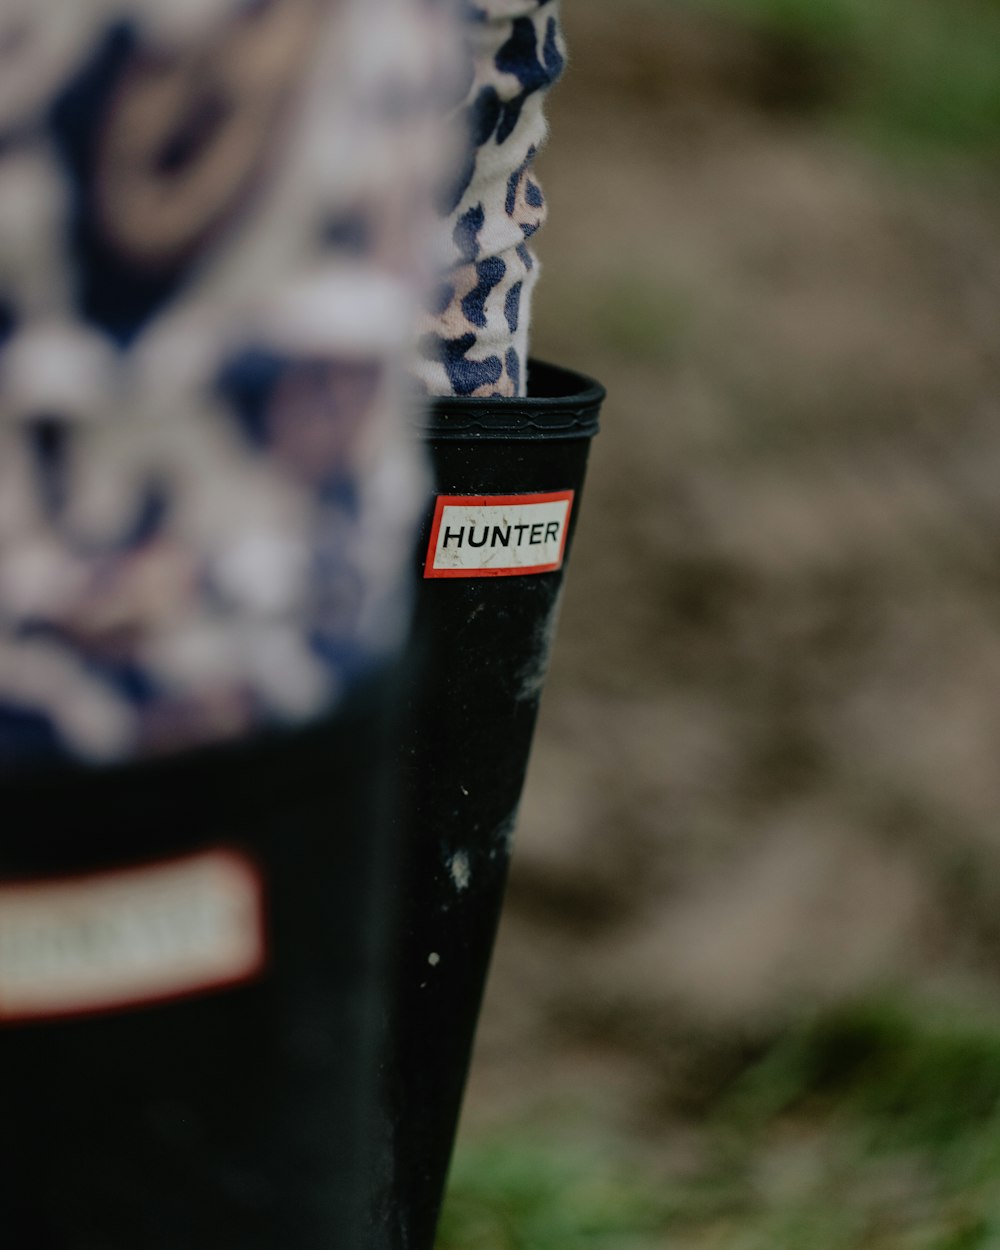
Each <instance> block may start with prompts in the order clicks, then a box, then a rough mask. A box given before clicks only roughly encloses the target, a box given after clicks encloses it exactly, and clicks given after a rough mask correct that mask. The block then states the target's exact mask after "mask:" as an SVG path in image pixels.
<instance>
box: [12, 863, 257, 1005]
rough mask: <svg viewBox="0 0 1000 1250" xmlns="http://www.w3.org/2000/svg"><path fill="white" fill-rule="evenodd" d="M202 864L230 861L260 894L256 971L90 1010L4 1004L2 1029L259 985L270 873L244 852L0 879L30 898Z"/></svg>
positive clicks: (114, 999) (115, 1000) (247, 970)
mask: <svg viewBox="0 0 1000 1250" xmlns="http://www.w3.org/2000/svg"><path fill="white" fill-rule="evenodd" d="M199 859H214V860H221V859H225V860H228V861H229V863H230V866H231V867H233V868H235V869H236V870H237V871H239V872H241V873H242V874H243V875H244V876H245V877H246V879H247V881H248V883H249V885H250V887H251V889H252V890H253V894H254V904H255V911H256V919H257V926H258V934H259V950H258V956H257V959H256V960H255V961H254V963H253V964H252V965H248V966H247V967H246V968H244V969H242V970H241V971H239V972H236V973H233V974H231V975H229V976H225V977H216V978H215V979H214V980H209V981H199V982H198V983H197V984H195V985H193V986H191V987H190V988H186V989H176V990H170V991H167V992H159V993H157V992H153V993H150V994H147V995H142V994H139V993H136V994H129V995H128V996H127V997H111V998H107V999H104V1000H102V1001H100V1002H94V1003H91V1004H88V1005H87V1006H74V1007H66V1008H62V1009H60V1008H59V1007H57V1006H53V1007H47V1008H44V1009H39V1010H34V1011H32V1010H28V1011H17V1012H5V1011H4V1010H3V1006H2V1004H0V1029H6V1028H12V1027H15V1028H16V1027H17V1026H19V1025H31V1024H43V1023H45V1022H47V1021H53V1022H55V1021H60V1020H66V1021H70V1020H78V1019H88V1018H90V1017H92V1016H106V1015H114V1014H118V1013H123V1012H130V1011H139V1010H141V1009H143V1008H146V1007H160V1006H165V1005H167V1004H170V1003H176V1002H183V1001H186V1000H188V999H193V998H203V997H205V996H206V995H209V994H215V993H218V992H220V991H223V990H228V989H235V988H237V987H239V986H241V985H248V984H250V983H251V982H254V981H258V980H259V979H260V978H261V977H262V976H263V975H264V974H265V973H266V971H267V969H268V968H269V966H270V964H271V957H272V956H271V947H270V941H269V936H268V935H269V924H268V910H269V909H268V905H267V893H266V889H265V884H264V873H263V871H262V869H261V867H260V865H259V864H258V863H257V861H256V860H255V859H254V858H252V857H251V856H250V855H249V854H248V853H247V852H246V851H245V850H243V849H242V848H241V847H236V846H233V845H224V846H212V847H206V848H205V849H204V850H198V851H190V852H186V853H181V854H178V855H168V856H165V857H163V858H162V859H151V860H149V859H147V860H138V861H135V862H133V863H131V864H125V865H122V866H121V867H118V868H103V869H96V870H92V871H88V870H83V871H81V872H78V873H63V874H60V875H56V876H51V877H28V878H24V877H22V878H20V879H16V878H15V879H13V880H12V879H9V878H8V879H6V880H2V879H0V888H2V889H4V890H17V891H21V892H23V893H25V894H27V893H30V892H32V891H35V890H37V891H39V892H43V891H47V890H49V889H51V888H53V887H55V888H59V887H60V886H66V887H72V886H75V885H86V884H88V883H90V882H95V883H99V882H102V881H113V880H115V879H116V878H123V877H135V876H140V875H143V874H145V873H148V872H150V871H155V870H156V869H158V868H171V867H173V866H176V865H182V864H189V863H192V862H194V861H196V860H199Z"/></svg>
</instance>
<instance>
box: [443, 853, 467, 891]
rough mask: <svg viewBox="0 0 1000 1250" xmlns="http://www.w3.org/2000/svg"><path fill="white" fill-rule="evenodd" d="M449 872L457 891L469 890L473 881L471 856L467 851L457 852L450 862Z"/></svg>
mask: <svg viewBox="0 0 1000 1250" xmlns="http://www.w3.org/2000/svg"><path fill="white" fill-rule="evenodd" d="M448 871H449V872H450V873H451V879H452V881H454V883H455V889H456V890H459V891H461V890H467V889H468V888H469V882H470V881H471V880H472V869H471V867H470V865H469V856H468V855H467V854H466V852H465V851H456V852H455V854H454V855H453V856H452V857H451V859H450V860H449V861H448Z"/></svg>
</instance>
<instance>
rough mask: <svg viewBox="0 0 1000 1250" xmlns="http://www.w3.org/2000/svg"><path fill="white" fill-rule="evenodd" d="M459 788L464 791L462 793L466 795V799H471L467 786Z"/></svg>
mask: <svg viewBox="0 0 1000 1250" xmlns="http://www.w3.org/2000/svg"><path fill="white" fill-rule="evenodd" d="M458 788H459V790H461V791H462V793H463V794H464V795H465V797H466V798H468V797H469V792H468V790H466V788H465V786H463V785H461V784H460V785H459V787H458Z"/></svg>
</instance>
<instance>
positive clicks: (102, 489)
mask: <svg viewBox="0 0 1000 1250" xmlns="http://www.w3.org/2000/svg"><path fill="white" fill-rule="evenodd" d="M562 63H563V52H562V45H561V39H560V34H559V29H558V22H557V16H556V12H555V4H554V2H553V0H545V2H542V3H531V2H529V0H477V2H476V3H471V2H470V0H444V2H442V0H73V3H72V4H66V3H65V2H64V0H0V774H2V773H3V772H9V771H12V770H17V769H21V768H24V767H27V766H30V765H31V764H33V763H34V762H35V761H37V760H39V759H51V758H53V757H60V756H66V757H75V758H78V759H81V760H83V761H88V762H92V763H103V762H109V761H116V760H122V759H129V758H134V757H136V756H141V755H148V754H151V753H162V752H165V751H172V750H176V749H178V748H181V747H190V746H192V745H197V744H200V743H207V742H213V741H217V740H220V739H225V738H230V737H233V736H237V735H242V734H246V733H248V732H251V731H253V730H254V729H255V728H258V727H260V726H262V725H267V724H275V723H279V724H280V723H296V722H301V721H303V720H306V719H308V718H310V717H313V716H316V715H318V714H321V713H323V712H324V711H326V710H327V709H329V708H330V707H332V706H334V705H335V704H336V702H337V700H338V699H339V698H340V697H341V695H342V694H343V692H344V691H345V690H347V689H348V688H349V687H350V686H351V684H352V683H353V682H355V681H356V680H357V679H358V678H359V677H360V675H362V674H363V673H365V672H366V671H368V670H369V669H371V667H372V666H373V665H377V664H379V663H381V662H382V661H383V660H384V659H385V657H386V656H387V655H388V654H389V653H390V652H391V651H392V650H393V649H394V648H396V647H397V646H398V645H399V642H400V639H401V637H402V634H403V630H404V629H405V622H406V615H407V597H408V596H407V575H406V566H407V559H408V552H409V548H410V540H411V534H412V527H413V524H414V521H415V517H416V515H417V512H418V510H419V508H420V506H421V502H422V498H423V494H424V490H425V484H424V477H423V467H422V464H421V462H420V460H419V457H418V456H417V455H416V454H415V452H414V451H413V450H412V445H411V440H409V439H407V438H406V437H405V435H404V431H403V428H402V425H403V417H402V413H403V411H404V408H405V406H406V402H405V398H404V397H405V395H406V394H407V392H408V390H409V389H410V387H411V385H412V383H411V382H409V381H408V380H407V370H408V369H409V372H410V373H411V374H415V375H416V377H417V380H418V382H419V384H420V385H421V386H422V387H423V389H424V390H425V391H426V392H428V393H429V394H441V393H450V392H456V393H459V394H490V393H496V394H501V395H513V394H516V393H518V392H520V391H522V390H523V387H524V373H525V368H524V362H525V358H526V351H527V331H528V309H529V302H530V294H531V290H532V287H533V283H534V280H535V277H536V275H537V272H538V271H537V264H536V261H535V258H534V256H533V254H532V252H531V251H530V243H529V239H530V236H531V235H532V234H533V233H534V231H535V230H536V229H537V228H538V226H539V225H540V223H541V220H542V217H543V213H544V206H543V201H542V197H541V192H540V190H539V188H538V185H537V183H536V181H535V179H534V178H533V176H532V172H531V166H532V160H533V157H534V153H535V150H536V149H537V147H538V145H539V143H540V142H541V139H542V136H543V132H544V122H543V119H542V109H541V101H542V97H543V95H544V92H545V90H546V89H547V87H548V86H549V85H550V84H551V82H552V81H553V80H554V79H555V78H556V77H557V76H558V74H559V72H560V69H561V66H562ZM415 344H416V345H417V346H416V349H414V345H415Z"/></svg>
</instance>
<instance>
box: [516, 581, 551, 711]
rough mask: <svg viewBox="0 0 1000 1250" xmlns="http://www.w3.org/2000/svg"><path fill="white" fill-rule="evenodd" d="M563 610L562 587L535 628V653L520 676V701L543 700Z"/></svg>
mask: <svg viewBox="0 0 1000 1250" xmlns="http://www.w3.org/2000/svg"><path fill="white" fill-rule="evenodd" d="M561 609H562V587H561V586H560V588H559V593H558V594H557V595H556V597H555V600H554V601H553V603H552V607H551V609H550V611H549V614H548V615H547V616H546V617H544V618H543V619H542V620H541V621H539V623H538V625H537V626H536V628H535V651H534V654H533V655H532V657H531V659H530V660H529V661H528V663H527V664H526V665H525V667H524V669H523V670H522V671H521V673H520V674H519V682H520V686H519V689H518V692H517V698H518V699H519V700H527V701H529V702H530V701H532V700H537V699H540V698H541V695H542V687H543V686H544V685H545V678H546V676H547V675H548V671H549V658H550V656H551V655H552V647H553V644H554V642H555V637H556V630H557V629H558V627H559V613H560V611H561Z"/></svg>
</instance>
